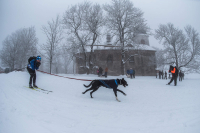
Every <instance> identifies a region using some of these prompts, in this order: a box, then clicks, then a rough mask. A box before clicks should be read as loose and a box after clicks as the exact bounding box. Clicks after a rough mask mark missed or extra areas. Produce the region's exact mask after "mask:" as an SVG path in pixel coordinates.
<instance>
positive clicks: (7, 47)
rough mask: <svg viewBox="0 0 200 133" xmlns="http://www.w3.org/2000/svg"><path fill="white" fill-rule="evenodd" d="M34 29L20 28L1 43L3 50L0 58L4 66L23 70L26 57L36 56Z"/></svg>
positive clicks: (36, 40)
mask: <svg viewBox="0 0 200 133" xmlns="http://www.w3.org/2000/svg"><path fill="white" fill-rule="evenodd" d="M37 42H38V39H37V38H36V34H35V28H34V27H30V28H22V29H19V30H17V31H16V32H14V33H12V34H11V35H8V36H7V37H6V39H5V40H4V41H3V49H2V50H1V52H0V53H1V54H0V58H1V61H2V64H3V65H4V66H7V67H10V68H11V70H14V69H15V68H24V66H25V65H26V64H27V63H28V62H27V60H28V57H29V56H33V55H35V54H36V52H37V49H36V44H37Z"/></svg>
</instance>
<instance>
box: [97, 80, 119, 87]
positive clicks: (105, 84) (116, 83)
mask: <svg viewBox="0 0 200 133" xmlns="http://www.w3.org/2000/svg"><path fill="white" fill-rule="evenodd" d="M99 81H100V82H101V83H103V84H104V85H105V86H106V87H107V88H112V87H110V86H109V85H108V84H106V83H105V81H103V80H99ZM115 84H116V85H117V86H118V83H117V80H115Z"/></svg>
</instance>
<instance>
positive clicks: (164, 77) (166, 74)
mask: <svg viewBox="0 0 200 133" xmlns="http://www.w3.org/2000/svg"><path fill="white" fill-rule="evenodd" d="M164 79H167V72H166V71H165V77H164Z"/></svg>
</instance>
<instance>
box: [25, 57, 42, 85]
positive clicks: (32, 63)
mask: <svg viewBox="0 0 200 133" xmlns="http://www.w3.org/2000/svg"><path fill="white" fill-rule="evenodd" d="M40 64H41V57H40V56H37V57H34V56H33V57H30V58H29V59H28V65H27V70H28V72H29V74H30V80H29V88H33V87H35V88H38V87H37V85H36V72H35V70H38V69H39V66H40ZM32 81H33V86H32Z"/></svg>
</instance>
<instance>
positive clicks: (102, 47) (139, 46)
mask: <svg viewBox="0 0 200 133" xmlns="http://www.w3.org/2000/svg"><path fill="white" fill-rule="evenodd" d="M124 48H125V49H132V50H150V51H156V49H154V48H153V47H151V46H148V45H144V44H137V45H134V46H133V47H127V46H125V47H124ZM93 49H94V50H107V49H121V47H120V46H114V45H95V46H93ZM86 50H87V52H89V51H90V50H91V49H90V46H88V47H86Z"/></svg>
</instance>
